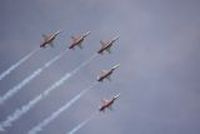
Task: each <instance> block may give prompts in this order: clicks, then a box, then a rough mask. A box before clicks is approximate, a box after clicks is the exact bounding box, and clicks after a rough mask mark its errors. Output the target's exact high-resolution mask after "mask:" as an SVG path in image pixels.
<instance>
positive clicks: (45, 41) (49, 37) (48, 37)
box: [40, 31, 61, 48]
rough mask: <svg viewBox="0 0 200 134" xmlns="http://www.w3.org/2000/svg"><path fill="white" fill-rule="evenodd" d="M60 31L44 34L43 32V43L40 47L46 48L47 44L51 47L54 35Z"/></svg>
mask: <svg viewBox="0 0 200 134" xmlns="http://www.w3.org/2000/svg"><path fill="white" fill-rule="evenodd" d="M60 33H61V31H57V32H55V33H52V34H49V35H45V34H43V35H42V37H43V43H42V44H41V45H40V47H43V48H46V47H47V46H48V45H50V46H51V47H53V41H54V40H55V39H56V36H57V35H58V34H60Z"/></svg>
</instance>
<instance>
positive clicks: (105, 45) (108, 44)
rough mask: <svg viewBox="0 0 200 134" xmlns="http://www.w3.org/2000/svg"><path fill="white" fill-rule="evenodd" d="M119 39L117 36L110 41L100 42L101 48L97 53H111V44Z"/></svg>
mask: <svg viewBox="0 0 200 134" xmlns="http://www.w3.org/2000/svg"><path fill="white" fill-rule="evenodd" d="M118 39H119V36H117V37H115V38H113V39H112V40H110V41H107V42H105V41H102V40H101V41H100V44H101V48H100V49H99V50H98V51H97V53H98V54H103V53H104V51H107V52H108V53H111V47H112V46H113V43H114V42H116V41H117V40H118Z"/></svg>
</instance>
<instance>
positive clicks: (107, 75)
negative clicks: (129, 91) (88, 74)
mask: <svg viewBox="0 0 200 134" xmlns="http://www.w3.org/2000/svg"><path fill="white" fill-rule="evenodd" d="M119 66H120V64H118V65H115V66H113V67H112V68H111V69H110V70H109V71H103V72H102V74H101V75H100V76H98V78H97V81H99V82H102V81H103V80H104V79H105V78H107V79H109V80H110V76H111V75H112V73H113V72H114V71H115V69H117V68H118V67H119Z"/></svg>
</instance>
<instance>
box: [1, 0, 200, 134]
mask: <svg viewBox="0 0 200 134" xmlns="http://www.w3.org/2000/svg"><path fill="white" fill-rule="evenodd" d="M199 7H200V1H199V0H182V1H180V0H123V1H122V0H76V1H75V0H34V1H33V0H18V1H16V0H4V1H1V2H0V17H1V21H0V72H3V71H4V70H6V69H7V68H8V67H10V66H11V65H12V64H13V63H15V62H16V61H18V60H19V59H20V58H22V57H23V56H25V55H26V54H28V53H29V52H31V51H32V50H34V49H35V48H37V47H39V45H40V43H41V35H42V34H45V33H49V32H54V31H56V30H59V29H63V30H64V32H63V33H62V34H61V35H60V36H59V37H58V39H57V40H56V41H55V48H54V49H52V48H47V49H43V50H40V51H39V52H38V53H37V54H35V55H34V56H33V57H31V58H30V59H29V60H28V61H27V62H26V63H25V64H23V65H22V66H20V67H19V68H17V69H16V70H15V71H14V72H13V73H12V74H11V75H9V76H7V77H6V78H5V79H3V80H2V81H0V87H1V90H0V95H3V94H4V93H6V91H7V90H8V89H10V88H12V87H13V86H14V85H16V84H18V83H19V82H20V81H22V80H23V79H24V78H25V77H26V76H28V75H30V74H31V73H32V72H33V71H34V70H35V69H37V68H38V67H41V66H42V65H43V64H44V63H45V62H47V61H48V60H50V59H51V58H53V57H54V56H55V55H57V54H59V53H60V52H62V51H64V50H65V49H67V46H68V45H69V43H70V36H71V35H74V34H75V35H76V34H78V33H83V32H86V31H88V30H90V31H91V32H92V34H91V35H90V36H88V38H87V40H86V41H85V42H84V44H83V45H84V49H83V50H80V49H79V48H77V49H76V50H75V51H69V52H68V53H66V55H65V56H64V57H63V58H62V59H60V60H59V61H57V62H56V64H53V65H52V66H51V67H50V68H48V69H46V70H45V71H44V72H43V73H42V74H41V75H40V76H39V77H37V78H36V79H34V80H33V81H32V82H31V83H29V84H28V85H27V86H26V87H24V88H23V89H22V91H20V92H19V93H18V94H17V95H15V96H14V97H13V98H12V99H10V100H8V101H7V102H6V103H5V104H4V105H1V106H0V113H1V114H0V121H3V120H5V118H6V117H7V115H9V114H11V113H12V112H13V111H14V110H15V109H16V108H18V107H20V106H22V105H23V104H26V103H27V102H28V101H29V100H31V99H33V98H34V97H35V96H37V95H38V94H39V93H41V92H42V91H44V90H45V89H46V88H48V87H49V86H50V85H51V84H52V83H53V82H54V81H56V80H58V79H59V78H60V77H62V76H63V74H64V73H65V72H70V71H71V70H73V69H74V68H75V67H77V66H78V65H79V64H81V63H82V62H84V61H85V60H86V59H88V58H89V57H90V56H91V55H93V53H95V52H96V51H97V49H98V48H99V47H100V44H99V40H101V39H109V38H112V37H113V36H116V35H120V40H119V41H117V43H116V44H115V45H114V47H113V48H112V54H111V55H107V54H106V55H104V56H99V57H98V58H97V59H95V60H94V61H92V62H91V63H90V64H89V65H88V66H87V67H85V68H83V69H82V70H81V71H80V72H79V73H78V74H77V75H75V76H74V77H72V78H71V79H70V80H69V81H67V82H66V83H65V84H64V85H62V86H61V87H59V88H58V89H57V90H56V91H54V92H52V93H51V94H50V95H49V96H48V97H47V98H45V99H44V100H43V101H42V102H40V103H39V104H37V105H36V106H35V107H34V108H33V109H32V110H31V111H29V112H28V113H27V114H25V115H24V116H23V117H22V118H20V119H19V120H18V121H16V122H15V123H14V124H13V126H12V127H10V128H7V131H6V132H5V134H13V133H15V134H26V133H27V132H28V130H29V129H31V128H32V127H33V126H35V125H36V124H38V123H39V122H40V121H42V120H44V119H45V118H46V117H48V116H49V115H50V114H51V113H52V112H54V111H55V110H57V109H58V108H60V107H61V106H62V105H64V104H65V103H66V102H68V101H69V100H70V99H71V98H72V97H74V96H75V95H76V94H77V93H79V92H80V91H81V90H82V89H83V88H86V87H88V86H89V85H90V84H91V83H93V81H95V79H96V75H97V74H98V73H99V71H100V70H101V69H104V68H105V69H106V68H109V67H111V66H112V65H114V64H116V63H120V64H121V67H120V68H119V69H118V70H117V71H116V72H115V74H114V75H113V77H112V82H108V81H105V82H104V83H102V84H99V85H98V86H97V87H95V88H94V89H93V90H92V91H90V92H88V93H87V94H86V95H85V96H83V97H82V98H81V99H80V100H79V101H78V102H77V103H75V104H74V105H73V106H72V107H70V108H69V109H68V110H67V111H65V112H64V113H63V114H62V115H61V116H59V117H58V118H57V119H56V120H55V121H54V122H52V123H51V124H49V125H48V126H47V127H45V128H44V130H43V131H42V132H41V134H55V133H57V134H58V133H59V134H64V133H66V132H67V131H69V130H71V129H72V128H73V127H74V126H75V125H77V124H78V123H80V122H81V121H83V120H85V119H86V118H87V117H89V116H90V114H92V113H93V112H95V111H96V110H97V108H98V106H99V104H100V100H101V99H102V98H104V97H106V98H109V97H111V96H112V95H113V94H115V93H118V92H120V93H121V98H120V99H119V100H118V101H117V102H116V103H115V104H114V111H112V112H110V111H109V112H107V113H106V114H100V115H99V116H97V117H96V118H94V119H93V120H92V121H90V122H89V123H88V124H87V125H86V126H85V127H83V128H82V129H81V130H80V131H78V133H80V134H90V133H91V134H94V133H95V134H102V133H103V134H124V133H131V134H132V133H134V134H160V133H161V134H188V133H191V134H199V133H200V127H199V124H200V114H199V113H200V82H199V81H200V75H199V74H200V71H199V68H200V63H199V61H200V53H199V50H200V14H199V13H200V8H199Z"/></svg>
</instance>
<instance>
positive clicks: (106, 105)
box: [40, 31, 120, 112]
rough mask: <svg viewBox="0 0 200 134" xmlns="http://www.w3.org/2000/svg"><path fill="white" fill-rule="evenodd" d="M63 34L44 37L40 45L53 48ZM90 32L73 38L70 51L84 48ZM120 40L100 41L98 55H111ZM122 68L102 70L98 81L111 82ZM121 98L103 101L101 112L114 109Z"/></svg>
mask: <svg viewBox="0 0 200 134" xmlns="http://www.w3.org/2000/svg"><path fill="white" fill-rule="evenodd" d="M60 33H61V31H57V32H55V33H52V34H49V35H42V37H43V43H42V44H41V45H40V47H41V48H46V47H47V46H51V47H53V41H54V40H55V39H56V37H57V36H58V35H59V34H60ZM90 33H91V32H90V31H88V32H86V33H84V34H82V35H79V36H71V39H72V43H71V45H70V46H69V47H68V49H75V47H76V46H77V47H79V48H81V49H82V48H83V47H82V43H83V41H84V40H85V38H86V37H87V36H88V35H90ZM118 39H119V36H117V37H114V38H113V39H112V40H109V41H103V40H101V41H100V44H101V48H100V49H99V50H98V51H97V53H98V54H104V51H106V52H108V53H111V47H112V46H113V44H114V43H115V42H116V41H117V40H118ZM119 66H120V64H117V65H115V66H113V67H112V68H111V69H109V70H102V71H101V73H100V75H99V76H97V81H98V82H103V80H104V79H108V80H109V81H111V75H112V74H113V72H114V71H115V70H116V69H117V68H118V67H119ZM119 97H120V94H117V95H115V96H113V97H112V98H111V99H110V100H107V99H103V100H102V105H101V106H100V108H99V111H100V112H104V111H105V110H106V109H110V110H111V109H112V105H113V103H114V102H115V100H116V99H118V98H119Z"/></svg>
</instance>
